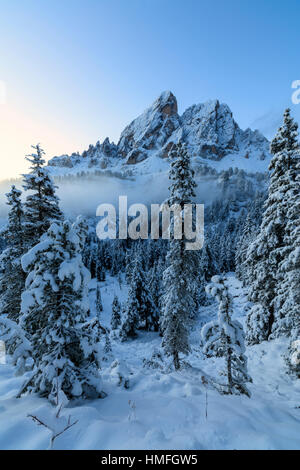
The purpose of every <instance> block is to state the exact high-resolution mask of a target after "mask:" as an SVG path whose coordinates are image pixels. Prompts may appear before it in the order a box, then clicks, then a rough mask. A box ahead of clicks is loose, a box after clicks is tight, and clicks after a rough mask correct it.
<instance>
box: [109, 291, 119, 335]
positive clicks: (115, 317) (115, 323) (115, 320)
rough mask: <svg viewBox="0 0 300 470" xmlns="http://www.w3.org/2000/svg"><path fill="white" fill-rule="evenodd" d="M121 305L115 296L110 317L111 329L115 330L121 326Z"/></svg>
mask: <svg viewBox="0 0 300 470" xmlns="http://www.w3.org/2000/svg"><path fill="white" fill-rule="evenodd" d="M120 311H121V305H120V302H119V299H118V297H117V296H116V295H115V296H114V300H113V303H112V315H111V322H110V325H111V329H112V330H117V329H118V328H120V326H121V314H120Z"/></svg>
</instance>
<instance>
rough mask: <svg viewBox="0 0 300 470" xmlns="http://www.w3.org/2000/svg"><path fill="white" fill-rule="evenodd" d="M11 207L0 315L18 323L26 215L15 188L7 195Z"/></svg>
mask: <svg viewBox="0 0 300 470" xmlns="http://www.w3.org/2000/svg"><path fill="white" fill-rule="evenodd" d="M6 196H7V204H8V205H9V206H10V210H9V214H8V224H7V226H6V227H5V229H4V230H3V231H2V236H3V238H4V240H5V241H6V244H7V248H6V249H5V250H4V251H3V252H2V253H1V255H0V313H5V314H7V316H8V318H10V319H11V320H14V321H18V319H19V314H20V306H21V294H22V291H23V290H24V285H25V274H24V271H23V269H22V266H21V256H22V255H23V253H24V246H25V240H24V213H23V206H22V203H21V191H19V190H17V189H16V187H15V186H12V187H11V191H10V192H9V193H8V194H6Z"/></svg>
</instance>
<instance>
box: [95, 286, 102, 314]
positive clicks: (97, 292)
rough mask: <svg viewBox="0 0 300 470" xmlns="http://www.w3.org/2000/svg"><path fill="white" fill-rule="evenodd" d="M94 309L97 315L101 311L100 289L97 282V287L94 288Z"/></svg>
mask: <svg viewBox="0 0 300 470" xmlns="http://www.w3.org/2000/svg"><path fill="white" fill-rule="evenodd" d="M96 311H97V315H98V317H99V316H100V313H101V312H103V305H102V297H101V289H100V286H99V284H97V289H96Z"/></svg>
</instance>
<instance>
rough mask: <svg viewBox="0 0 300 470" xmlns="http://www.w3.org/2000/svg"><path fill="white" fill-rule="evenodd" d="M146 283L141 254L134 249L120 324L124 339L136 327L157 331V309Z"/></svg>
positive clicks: (132, 334)
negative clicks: (134, 253)
mask: <svg viewBox="0 0 300 470" xmlns="http://www.w3.org/2000/svg"><path fill="white" fill-rule="evenodd" d="M147 284H148V283H147V281H146V275H145V272H144V269H143V266H142V261H141V255H140V252H139V250H136V256H135V259H134V265H133V270H132V273H131V276H130V284H129V291H128V301H127V303H126V309H125V320H124V323H123V325H122V337H123V339H125V337H126V335H127V336H135V334H136V331H135V330H136V329H137V328H141V329H144V330H146V331H158V310H157V308H156V306H155V304H154V302H153V299H152V296H151V292H150V290H149V288H148V285H147Z"/></svg>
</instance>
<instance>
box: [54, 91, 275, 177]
mask: <svg viewBox="0 0 300 470" xmlns="http://www.w3.org/2000/svg"><path fill="white" fill-rule="evenodd" d="M178 142H185V143H186V144H187V147H188V149H189V152H190V154H191V156H192V157H194V158H195V159H196V160H195V161H196V164H197V165H201V164H202V162H205V163H206V164H208V165H212V166H216V164H217V166H218V164H219V166H220V168H222V169H228V168H229V167H230V166H234V167H237V168H241V169H244V170H246V171H251V172H256V171H259V172H265V171H266V170H267V168H268V163H269V160H270V154H269V150H268V149H269V142H268V140H267V139H266V138H265V137H264V136H263V135H262V134H261V133H260V132H259V131H257V130H255V131H252V130H251V129H246V130H245V131H243V130H242V129H240V127H239V126H238V124H237V123H236V122H235V120H234V118H233V115H232V112H231V110H230V108H229V107H228V106H227V105H226V104H221V103H220V102H219V101H218V100H211V101H208V102H206V103H202V104H198V105H193V106H191V107H190V108H188V109H187V110H186V111H185V112H184V113H183V114H182V115H181V116H180V115H179V114H178V107H177V100H176V98H175V96H174V95H173V93H171V92H170V91H166V92H163V93H162V94H161V95H160V96H159V97H158V99H157V100H156V101H155V102H154V103H153V104H152V106H150V107H149V108H148V109H146V111H144V113H142V114H141V115H140V116H139V117H137V118H136V119H135V120H134V121H132V122H131V123H130V124H129V125H128V126H127V127H126V128H125V129H124V131H123V132H122V133H121V136H120V140H119V142H118V144H117V145H115V144H114V143H111V142H110V141H109V139H108V138H107V139H105V140H104V142H103V143H102V144H100V142H97V144H96V145H95V146H93V145H90V147H89V148H88V150H86V151H85V152H83V153H82V154H81V155H80V154H78V153H76V154H72V155H71V156H68V155H62V156H61V157H54V158H52V159H51V160H49V167H50V168H51V171H52V173H53V174H54V175H63V174H70V173H71V174H72V173H73V174H74V173H78V172H81V171H87V172H92V171H95V170H101V171H103V170H107V169H109V170H110V171H115V172H119V173H120V174H121V175H125V176H126V175H128V174H130V173H133V174H145V173H156V172H161V171H164V170H165V168H166V165H165V162H168V158H169V155H170V150H171V148H172V146H173V145H174V144H176V143H178ZM145 161H147V164H146V165H141V163H142V162H145ZM129 167H130V169H129Z"/></svg>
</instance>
